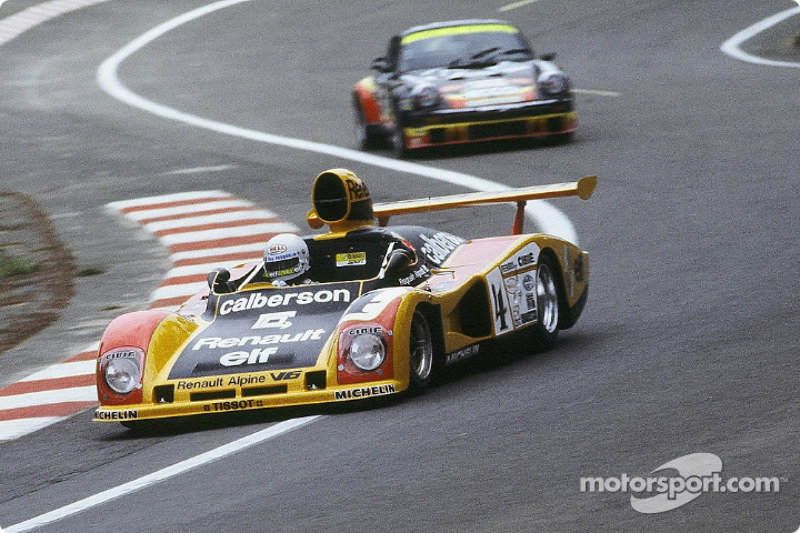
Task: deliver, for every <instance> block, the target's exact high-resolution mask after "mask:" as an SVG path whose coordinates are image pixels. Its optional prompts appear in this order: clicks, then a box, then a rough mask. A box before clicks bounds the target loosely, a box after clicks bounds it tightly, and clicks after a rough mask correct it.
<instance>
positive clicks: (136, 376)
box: [103, 356, 142, 394]
mask: <svg viewBox="0 0 800 533" xmlns="http://www.w3.org/2000/svg"><path fill="white" fill-rule="evenodd" d="M103 377H104V378H105V381H106V384H107V385H108V387H109V388H110V389H111V390H113V391H114V392H116V393H118V394H128V393H129V392H132V391H133V390H134V389H135V388H136V387H137V386H138V385H139V382H140V381H141V379H142V367H141V366H140V365H139V361H138V360H137V359H136V358H135V357H125V356H122V357H114V358H113V359H109V360H108V363H107V364H106V367H105V372H104V374H103Z"/></svg>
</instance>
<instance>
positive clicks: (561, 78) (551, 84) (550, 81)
mask: <svg viewBox="0 0 800 533" xmlns="http://www.w3.org/2000/svg"><path fill="white" fill-rule="evenodd" d="M539 86H540V87H541V88H542V91H544V92H545V93H547V94H558V93H563V92H564V91H566V90H567V89H569V80H568V79H567V77H566V76H565V75H564V74H563V73H561V72H548V73H545V74H543V75H542V76H541V77H540V78H539Z"/></svg>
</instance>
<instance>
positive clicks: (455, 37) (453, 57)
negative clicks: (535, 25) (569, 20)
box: [397, 24, 533, 72]
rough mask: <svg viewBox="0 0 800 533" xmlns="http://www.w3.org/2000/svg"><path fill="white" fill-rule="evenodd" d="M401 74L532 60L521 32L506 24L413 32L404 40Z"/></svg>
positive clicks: (400, 61)
mask: <svg viewBox="0 0 800 533" xmlns="http://www.w3.org/2000/svg"><path fill="white" fill-rule="evenodd" d="M401 45H402V46H401V49H400V56H399V58H398V63H397V67H398V70H399V71H400V72H408V71H411V70H423V69H429V68H437V67H449V68H459V67H470V66H475V64H476V63H478V64H479V65H478V66H481V65H485V64H487V63H488V64H492V63H496V62H497V61H499V60H501V59H502V60H515V61H522V60H529V59H532V58H533V53H532V52H531V50H530V47H529V46H528V44H527V42H526V41H525V39H524V38H523V37H522V35H521V34H520V33H519V31H518V30H517V29H516V28H514V27H512V26H506V25H503V24H483V25H473V26H455V27H450V28H438V29H432V30H424V31H419V32H415V33H411V34H409V35H406V36H405V37H403V40H402V41H401Z"/></svg>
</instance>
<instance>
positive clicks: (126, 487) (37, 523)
mask: <svg viewBox="0 0 800 533" xmlns="http://www.w3.org/2000/svg"><path fill="white" fill-rule="evenodd" d="M318 418H321V416H320V415H315V416H306V417H303V418H294V419H291V420H286V421H285V422H280V423H278V424H275V425H274V426H270V427H268V428H266V429H263V430H261V431H258V432H256V433H253V434H252V435H248V436H246V437H243V438H241V439H238V440H235V441H233V442H230V443H228V444H224V445H222V446H220V447H218V448H214V449H213V450H210V451H208V452H205V453H202V454H200V455H197V456H195V457H191V458H189V459H186V460H185V461H181V462H180V463H176V464H174V465H172V466H168V467H166V468H162V469H161V470H158V471H157V472H153V473H152V474H148V475H146V476H142V477H140V478H138V479H134V480H133V481H129V482H128V483H125V484H123V485H119V486H117V487H114V488H112V489H109V490H106V491H103V492H100V493H98V494H95V495H94V496H90V497H88V498H84V499H83V500H80V501H77V502H75V503H72V504H69V505H65V506H64V507H61V508H59V509H56V510H54V511H50V512H49V513H45V514H42V515H39V516H37V517H35V518H31V519H30V520H26V521H25V522H20V523H19V524H15V525H13V526H9V527H7V528H6V529H5V531H6V533H23V532H24V531H30V530H32V529H35V528H38V527H42V526H45V525H47V524H51V523H53V522H56V521H58V520H61V519H63V518H66V517H68V516H71V515H74V514H76V513H80V512H81V511H84V510H86V509H90V508H92V507H96V506H98V505H101V504H104V503H106V502H110V501H111V500H115V499H117V498H120V497H122V496H125V495H126V494H131V493H132V492H136V491H139V490H142V489H144V488H147V487H149V486H151V485H155V484H156V483H161V482H162V481H165V480H167V479H169V478H172V477H175V476H178V475H180V474H183V473H185V472H188V471H190V470H193V469H195V468H198V467H200V466H203V465H206V464H208V463H212V462H214V461H217V460H219V459H222V458H224V457H227V456H229V455H232V454H235V453H237V452H240V451H242V450H244V449H247V448H250V447H251V446H255V445H256V444H261V443H262V442H264V441H267V440H269V439H273V438H275V437H278V436H280V435H283V434H284V433H288V432H289V431H292V430H294V429H297V428H299V427H301V426H304V425H306V424H309V423H311V422H313V421H315V420H317V419H318Z"/></svg>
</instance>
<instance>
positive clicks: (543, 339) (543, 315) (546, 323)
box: [534, 257, 561, 350]
mask: <svg viewBox="0 0 800 533" xmlns="http://www.w3.org/2000/svg"><path fill="white" fill-rule="evenodd" d="M560 305H561V302H560V301H559V292H558V285H557V280H556V275H555V267H554V263H553V261H552V260H550V259H549V258H547V257H543V258H542V259H540V262H539V267H538V268H537V270H536V310H537V314H538V315H539V317H538V318H539V322H538V324H536V325H535V326H534V334H535V340H536V342H537V343H538V345H539V346H540V347H541V348H543V349H545V350H547V349H550V348H552V347H553V345H554V344H555V343H556V339H557V337H558V320H559V310H560V309H559V307H560Z"/></svg>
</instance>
